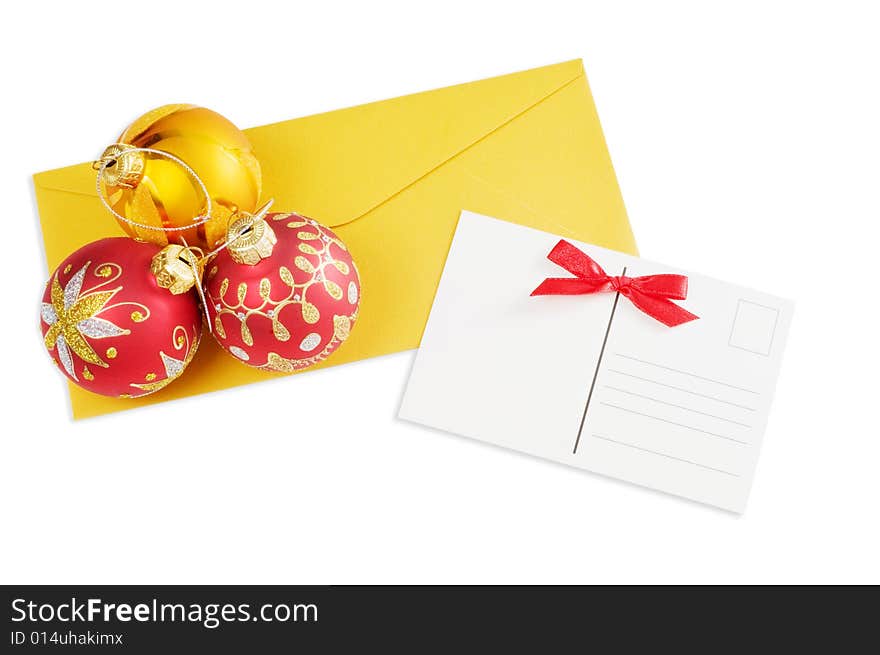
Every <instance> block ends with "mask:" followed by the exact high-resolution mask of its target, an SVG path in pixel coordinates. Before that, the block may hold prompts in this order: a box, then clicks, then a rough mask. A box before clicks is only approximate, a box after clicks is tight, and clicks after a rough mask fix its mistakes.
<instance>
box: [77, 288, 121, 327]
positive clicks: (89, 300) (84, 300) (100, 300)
mask: <svg viewBox="0 0 880 655" xmlns="http://www.w3.org/2000/svg"><path fill="white" fill-rule="evenodd" d="M115 293H116V292H115V291H99V292H98V293H90V294H89V295H87V296H82V297H80V299H79V300H77V301H76V303H74V305H73V307H71V308H70V311H69V312H68V314H67V320H69V321H70V322H71V323H79V322H80V321H84V320H85V319H87V318H90V317H92V316H94V315H95V314H97V313H98V312H99V311H100V310H101V308H103V307H104V305H106V304H107V301H108V300H110V299H111V298H112V297H113V295H114V294H115Z"/></svg>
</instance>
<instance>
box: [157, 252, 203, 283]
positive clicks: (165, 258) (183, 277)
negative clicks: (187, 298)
mask: <svg viewBox="0 0 880 655" xmlns="http://www.w3.org/2000/svg"><path fill="white" fill-rule="evenodd" d="M201 269H202V265H201V264H200V261H199V258H198V257H197V256H196V254H195V253H194V252H193V249H192V248H188V247H186V246H181V245H178V244H176V243H173V244H170V245H168V246H165V247H164V248H162V250H160V251H159V252H158V253H156V254H155V255H154V256H153V259H152V261H151V262H150V272H151V273H152V274H153V275H154V276H155V278H156V284H158V285H159V286H160V287H162V288H163V289H168V290H169V291H170V292H171V293H173V294H174V295H179V294H181V293H186V292H187V291H189V290H190V289H192V288H193V287H194V286H196V285H197V284H199V279H200V278H201V273H202V270H201Z"/></svg>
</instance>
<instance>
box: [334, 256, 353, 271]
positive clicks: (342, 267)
mask: <svg viewBox="0 0 880 655" xmlns="http://www.w3.org/2000/svg"><path fill="white" fill-rule="evenodd" d="M332 264H333V265H334V266H335V267H336V269H337V270H338V271H339V272H340V273H342V274H343V275H348V272H349V270H350V269H349V268H348V264H346V263H345V262H340V261H337V260H335V259H334V260H333V262H332Z"/></svg>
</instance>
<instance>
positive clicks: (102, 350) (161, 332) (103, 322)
mask: <svg viewBox="0 0 880 655" xmlns="http://www.w3.org/2000/svg"><path fill="white" fill-rule="evenodd" d="M158 252H159V248H158V247H157V246H155V245H153V244H149V243H139V242H137V241H132V240H131V239H128V238H126V237H116V238H111V239H101V240H100V241H95V242H93V243H90V244H88V245H86V246H83V247H82V248H80V249H79V250H77V251H76V252H75V253H73V254H72V255H70V256H69V257H68V258H67V259H65V260H64V261H63V262H61V264H60V265H59V266H58V268H57V269H55V272H54V273H53V274H52V277H51V278H50V280H49V283H48V284H47V285H46V290H45V292H44V293H43V305H42V309H41V312H40V315H41V321H40V327H41V328H42V332H43V338H44V341H45V345H46V349H47V350H48V351H49V354H50V355H51V357H52V359H53V360H54V361H55V363H56V364H57V365H58V367H59V368H60V369H61V371H62V372H63V373H64V374H65V375H67V377H68V378H70V379H71V380H73V382H75V383H76V384H78V385H79V386H81V387H82V388H83V389H86V390H88V391H92V392H94V393H99V394H102V395H104V396H119V397H125V398H129V397H137V396H143V395H145V394H148V393H152V392H154V391H158V390H159V389H161V388H162V387H164V386H165V385H167V384H168V383H170V382H171V381H172V380H174V379H175V378H176V377H178V376H179V375H180V374H181V373H182V372H183V369H184V368H186V366H187V364H189V362H190V361H191V360H192V358H193V355H195V352H196V349H197V348H198V345H199V337H200V336H201V330H202V319H201V314H200V313H199V307H198V301H197V299H196V296H195V294H194V292H192V291H190V292H188V293H184V294H180V295H174V294H172V293H171V292H170V291H168V290H167V289H163V288H161V287H159V285H158V284H157V283H156V278H155V277H154V276H153V274H152V273H151V272H150V262H151V260H152V258H153V256H154V255H156V253H158Z"/></svg>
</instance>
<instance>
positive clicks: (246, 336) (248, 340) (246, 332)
mask: <svg viewBox="0 0 880 655" xmlns="http://www.w3.org/2000/svg"><path fill="white" fill-rule="evenodd" d="M241 340H242V341H244V342H245V344H246V345H248V346H253V345H254V338H253V336H251V331H250V328H248V326H247V323H246V322H245V321H242V322H241Z"/></svg>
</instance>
